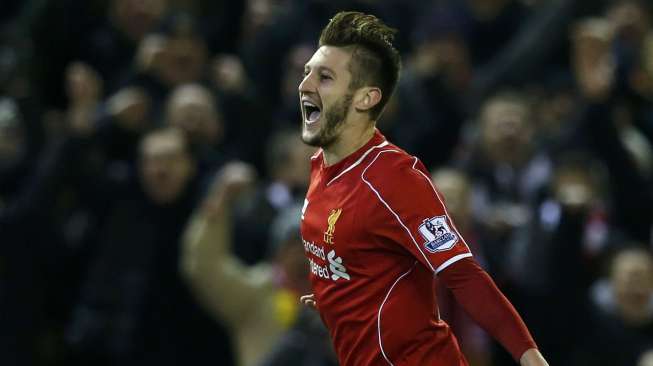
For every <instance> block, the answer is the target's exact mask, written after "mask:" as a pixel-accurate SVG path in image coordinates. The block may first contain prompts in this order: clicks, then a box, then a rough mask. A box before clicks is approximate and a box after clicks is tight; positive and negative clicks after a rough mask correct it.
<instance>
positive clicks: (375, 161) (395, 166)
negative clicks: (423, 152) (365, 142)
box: [363, 145, 428, 181]
mask: <svg viewBox="0 0 653 366" xmlns="http://www.w3.org/2000/svg"><path fill="white" fill-rule="evenodd" d="M424 170H425V169H424V165H423V164H422V162H421V161H420V160H419V159H418V158H417V157H415V156H413V155H410V154H409V153H407V152H406V151H404V150H402V149H401V148H398V147H396V146H394V145H388V146H387V147H385V148H384V149H382V150H379V151H377V152H375V153H374V154H373V156H371V157H370V159H369V161H368V162H367V164H365V168H364V170H363V178H364V179H369V180H377V179H382V180H384V181H387V180H394V179H399V180H403V179H409V180H412V179H418V180H423V179H424V178H425V175H426V172H425V171H424ZM427 179H428V178H427Z"/></svg>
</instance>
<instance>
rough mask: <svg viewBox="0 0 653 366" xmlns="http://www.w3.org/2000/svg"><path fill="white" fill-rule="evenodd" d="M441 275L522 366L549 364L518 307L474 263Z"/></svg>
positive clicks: (456, 265)
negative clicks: (520, 314) (538, 348)
mask: <svg viewBox="0 0 653 366" xmlns="http://www.w3.org/2000/svg"><path fill="white" fill-rule="evenodd" d="M439 276H440V279H441V280H442V282H443V283H444V285H445V286H446V287H447V288H449V289H450V290H451V291H452V292H453V294H454V297H455V298H456V301H457V302H458V303H459V304H460V305H461V306H462V307H463V309H465V311H466V312H467V313H468V314H469V316H470V317H471V318H472V319H474V321H476V322H477V323H478V324H479V325H480V326H481V327H482V328H483V329H485V331H487V332H488V333H489V334H490V335H491V336H492V337H494V339H496V340H497V341H499V342H500V343H501V344H502V345H503V346H504V347H505V348H506V349H507V350H508V351H509V352H510V354H511V355H512V356H513V358H514V359H515V360H517V361H519V362H520V364H521V365H524V366H527V365H528V366H530V365H542V366H543V365H548V364H547V363H546V361H545V360H544V358H543V357H542V355H541V354H540V352H539V351H538V350H537V345H536V344H535V341H534V340H533V338H532V337H531V335H530V333H529V332H528V329H527V328H526V325H525V324H524V322H523V321H522V319H521V317H520V316H519V314H518V313H517V311H516V310H515V308H514V307H513V306H512V304H510V302H509V301H508V299H506V297H505V296H503V294H502V293H501V291H500V290H499V289H498V288H497V287H496V285H495V284H494V281H492V279H491V278H490V276H489V275H488V274H487V273H486V272H485V271H484V270H483V269H482V268H481V267H479V265H478V264H477V263H476V262H475V261H474V260H472V259H471V258H465V259H461V260H459V261H457V262H455V263H454V264H452V265H450V266H449V267H447V268H445V269H444V270H443V271H441V272H440V273H439ZM479 304H482V306H479Z"/></svg>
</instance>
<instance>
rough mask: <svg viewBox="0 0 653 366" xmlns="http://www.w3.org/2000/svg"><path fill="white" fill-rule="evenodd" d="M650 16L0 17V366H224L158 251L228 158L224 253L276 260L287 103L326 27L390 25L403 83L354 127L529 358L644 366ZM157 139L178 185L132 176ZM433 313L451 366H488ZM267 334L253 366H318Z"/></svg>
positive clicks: (462, 331) (504, 12)
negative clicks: (416, 171) (414, 162)
mask: <svg viewBox="0 0 653 366" xmlns="http://www.w3.org/2000/svg"><path fill="white" fill-rule="evenodd" d="M651 7H652V4H651V3H650V2H649V1H646V0H641V1H636V0H623V1H622V0H614V1H593V0H587V1H584V0H521V1H520V0H434V1H422V0H385V1H382V0H378V1H373V0H360V1H345V0H333V1H326V0H247V1H227V0H223V1H217V0H216V1H202V0H90V1H74V0H58V1H54V0H29V1H19V0H5V1H3V2H2V10H1V11H0V364H2V365H90V364H93V365H130V364H136V363H138V364H141V365H143V364H146V365H149V364H152V365H162V364H164V365H165V364H170V365H178V364H184V363H186V364H212V365H231V364H233V361H231V360H232V358H233V357H237V356H234V355H233V353H234V352H235V351H234V347H233V346H232V344H233V342H234V341H233V337H232V333H233V329H231V328H228V327H224V326H223V325H220V319H219V317H215V316H213V317H212V316H210V315H209V313H210V311H206V310H203V309H202V307H201V306H200V305H199V304H198V303H197V302H196V297H195V296H193V294H192V293H191V292H190V291H188V288H187V285H188V284H187V281H185V280H184V279H183V278H181V275H180V274H179V272H180V269H179V268H178V267H179V262H180V249H179V237H180V235H181V233H182V232H183V229H184V225H185V223H186V221H187V219H188V217H189V215H190V213H191V212H192V210H193V208H194V207H196V206H197V204H198V202H199V201H200V200H201V197H202V194H203V192H204V191H205V189H206V187H207V186H208V184H209V183H210V181H211V177H212V176H213V175H214V174H215V172H217V171H219V170H220V168H221V166H223V165H224V164H225V163H226V162H228V161H231V160H234V159H237V160H242V161H245V162H247V163H249V164H251V165H252V166H253V167H254V168H255V169H256V172H257V177H258V178H257V181H256V184H255V186H254V187H252V188H251V189H249V190H248V191H246V192H245V193H244V194H243V196H242V197H240V198H239V199H238V200H237V202H236V203H235V206H234V208H233V213H234V216H235V217H236V219H235V220H234V233H235V234H234V244H233V253H234V254H235V255H236V256H238V258H240V259H241V260H242V261H243V262H244V263H247V264H255V263H262V262H266V261H270V262H274V261H276V260H278V258H277V257H276V254H277V253H276V252H275V251H276V247H275V245H278V244H277V243H276V242H277V241H278V240H279V239H278V238H277V237H275V235H276V234H275V232H278V231H279V230H276V231H275V228H278V227H279V225H282V224H283V223H281V224H279V221H283V220H281V219H278V218H277V217H278V216H280V215H282V213H283V212H285V210H287V209H288V208H289V207H292V206H293V205H294V204H295V203H296V202H297V201H298V200H299V201H300V202H301V200H303V193H304V190H305V187H306V183H307V182H306V173H307V163H306V158H307V155H308V154H310V151H309V150H307V149H306V148H305V147H303V146H302V144H301V143H300V142H299V140H298V131H299V128H300V116H299V106H298V98H297V85H298V83H299V80H300V78H301V74H302V71H303V64H304V62H306V61H307V60H308V58H309V57H310V55H311V54H312V52H313V51H314V49H315V47H316V39H317V37H318V34H319V30H320V29H321V28H322V27H323V26H324V25H325V24H326V22H327V21H328V19H329V17H330V16H331V15H333V14H334V13H335V12H337V11H338V10H345V9H347V10H362V11H366V12H371V13H373V14H376V15H377V16H379V17H381V18H382V19H384V20H385V21H387V22H388V23H389V24H390V25H392V26H394V27H396V28H398V29H399V34H398V38H397V40H396V46H397V47H398V48H399V50H400V51H401V53H402V56H403V62H404V71H403V76H402V79H401V81H400V83H399V86H398V90H397V92H396V94H395V95H394V97H393V100H392V102H391V103H390V105H389V106H388V107H387V110H386V112H385V113H384V115H383V117H382V118H381V120H380V121H379V123H378V126H379V128H380V130H381V131H382V132H383V133H384V134H385V135H386V136H387V137H388V138H389V139H391V140H392V141H393V142H395V143H397V144H398V145H399V146H401V147H403V148H404V149H406V150H407V151H409V152H411V153H413V154H415V155H417V156H419V157H420V158H421V159H422V160H423V161H424V163H425V164H426V165H427V166H428V167H429V168H430V169H431V170H432V172H433V174H434V178H435V181H436V183H437V184H438V185H439V186H440V188H441V190H442V191H443V193H444V194H445V197H446V199H447V202H448V205H449V206H450V211H451V212H452V215H453V216H454V219H455V220H456V222H457V223H458V226H459V227H461V230H462V231H463V232H464V235H465V236H466V237H467V240H468V241H469V242H473V243H474V248H473V249H474V252H475V255H476V258H477V259H478V260H479V262H481V263H482V265H483V266H484V267H485V268H486V270H488V272H490V274H491V275H492V276H493V278H494V279H495V281H496V282H497V283H498V285H499V286H500V287H501V288H502V290H503V291H504V292H505V293H506V294H507V295H508V297H509V298H510V299H511V300H512V301H513V303H514V304H515V305H516V307H517V308H518V310H519V311H520V313H521V314H522V315H523V317H524V318H525V320H526V322H527V324H528V325H529V327H530V329H531V331H532V332H533V334H534V336H535V339H536V341H537V342H538V343H539V344H540V346H541V348H542V350H543V353H544V354H545V356H546V357H547V358H548V359H549V361H550V363H551V364H552V365H586V364H587V365H589V364H592V365H602V364H605V365H623V366H626V365H653V353H651V352H653V307H652V306H651V304H652V302H651V294H652V293H653V260H652V259H651V253H650V250H651V245H652V244H653V239H652V233H653V225H652V223H653V184H652V179H653V175H652V174H653V148H652V143H653V104H652V103H653V13H652V10H651ZM168 125H172V126H176V127H178V128H181V129H182V130H183V131H184V132H186V134H187V135H188V138H187V139H188V151H190V152H191V154H190V157H189V158H190V160H191V162H192V165H193V166H195V167H196V169H185V168H183V166H184V163H183V162H181V163H180V161H179V160H180V159H181V160H183V159H182V158H180V157H179V156H176V155H174V156H167V157H166V158H164V159H162V160H161V161H158V162H157V165H156V166H155V167H151V166H149V165H147V164H145V163H143V160H145V159H144V157H143V154H145V153H144V152H143V150H144V148H143V146H142V145H141V140H142V138H143V137H144V136H146V135H148V134H150V133H151V131H153V130H159V129H161V128H163V127H164V126H168ZM184 141H185V140H184ZM184 144H185V142H184ZM184 151H185V150H184ZM177 153H178V152H177ZM180 166H182V168H179V167H180ZM147 167H150V168H151V169H148V168H147ZM286 224H287V223H286ZM277 236H278V235H277ZM615 258H616V259H617V260H614V259H615ZM225 296H228V295H225ZM447 298H448V296H447V295H446V294H443V295H442V299H443V304H442V307H443V308H444V309H445V313H446V317H447V318H448V319H450V320H451V323H452V324H453V326H454V330H455V332H456V334H458V336H459V338H460V340H461V344H462V346H463V349H464V350H465V352H466V354H467V355H468V356H469V357H470V360H471V361H472V364H473V365H504V364H505V365H508V364H511V363H510V362H511V361H510V360H506V354H505V353H504V352H503V351H501V350H500V348H499V347H497V345H496V344H494V343H493V342H492V341H491V340H489V339H488V338H487V336H486V335H485V334H484V333H483V332H481V331H480V330H479V329H477V328H475V326H474V325H473V324H472V323H471V322H470V320H469V319H467V318H466V317H465V315H464V314H461V313H460V310H458V309H456V306H455V304H453V303H451V301H446V300H447ZM299 319H302V318H301V317H300V318H299ZM290 323H292V322H289V324H288V327H289V330H288V332H292V331H297V325H295V326H293V325H292V324H290ZM312 326H315V324H312ZM318 327H319V325H318ZM302 329H303V328H302ZM319 334H320V336H322V337H323V336H324V335H323V334H322V333H319ZM230 337H231V338H230ZM281 338H282V337H280V338H279V340H280V342H279V343H278V344H275V345H273V346H272V347H271V348H270V349H264V350H259V351H261V355H260V358H261V362H262V363H261V364H263V363H265V362H267V363H266V364H267V365H272V364H274V362H277V364H287V365H290V364H297V365H307V366H308V365H316V366H317V365H326V364H328V362H329V360H328V357H326V358H325V359H321V358H320V357H314V359H313V360H312V361H306V360H304V361H301V362H300V361H296V362H295V363H288V361H286V363H278V362H280V361H278V357H280V356H279V355H280V354H283V352H284V351H285V352H291V353H294V354H299V353H301V351H302V350H303V351H306V349H308V348H310V347H309V346H306V347H304V346H303V345H302V343H301V342H300V341H301V339H296V342H294V343H292V342H291V343H292V344H290V345H289V344H288V342H286V343H284V342H281ZM197 345H204V347H202V349H201V352H200V351H198V350H197V348H198V347H197ZM289 350H290V351H289ZM647 352H649V353H647ZM275 357H276V358H277V359H276V361H275ZM311 362H312V363H311Z"/></svg>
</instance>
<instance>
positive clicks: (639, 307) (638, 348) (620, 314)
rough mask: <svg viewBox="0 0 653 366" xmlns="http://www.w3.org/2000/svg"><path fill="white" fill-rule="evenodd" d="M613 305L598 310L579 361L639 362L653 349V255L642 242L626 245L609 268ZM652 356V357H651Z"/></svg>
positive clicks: (579, 362) (601, 362) (582, 362)
mask: <svg viewBox="0 0 653 366" xmlns="http://www.w3.org/2000/svg"><path fill="white" fill-rule="evenodd" d="M609 291H610V293H609V296H610V297H609V299H610V300H611V301H610V302H609V304H610V305H611V306H600V305H599V304H596V305H597V306H596V307H595V309H594V313H593V321H592V323H591V324H592V328H591V331H590V332H589V333H590V334H592V335H593V336H592V339H591V340H589V339H587V340H585V342H583V343H582V344H583V347H581V351H580V352H579V353H580V355H579V358H578V360H577V361H576V364H592V365H636V364H637V361H638V359H640V358H641V359H644V358H646V357H644V356H645V355H644V353H645V352H646V351H650V350H651V349H653V311H652V308H651V304H652V299H653V256H652V255H651V252H650V251H649V250H648V249H646V248H644V247H643V246H641V245H638V246H630V247H626V248H622V249H621V250H619V251H617V252H616V253H615V255H614V257H613V259H612V262H611V265H610V271H609ZM648 358H650V356H648Z"/></svg>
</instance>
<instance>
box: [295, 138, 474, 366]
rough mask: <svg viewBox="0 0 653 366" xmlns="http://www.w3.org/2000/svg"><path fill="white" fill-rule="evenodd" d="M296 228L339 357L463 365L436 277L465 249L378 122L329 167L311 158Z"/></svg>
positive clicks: (349, 361)
mask: <svg viewBox="0 0 653 366" xmlns="http://www.w3.org/2000/svg"><path fill="white" fill-rule="evenodd" d="M311 164H312V169H311V183H310V186H309V189H308V193H307V195H306V200H305V201H304V207H303V210H302V218H301V220H302V224H301V234H302V240H303V243H304V249H305V252H306V256H307V257H308V261H309V264H310V271H311V273H310V277H311V283H312V286H313V292H314V294H315V299H316V301H317V308H318V310H319V312H320V314H321V316H322V320H323V321H324V323H325V324H326V326H327V328H328V329H329V333H330V335H331V338H332V340H333V342H334V346H335V350H336V352H337V354H338V359H339V361H340V365H341V366H368V365H369V366H372V365H373V366H378V365H395V366H399V365H411V366H415V365H442V366H452V365H466V364H467V363H466V361H465V359H464V357H463V356H462V354H461V352H460V349H459V347H458V343H457V341H456V339H455V337H454V335H453V334H452V333H451V331H450V329H449V326H448V325H447V324H446V323H444V322H443V321H442V320H441V319H440V317H439V313H438V307H437V303H436V293H435V283H434V282H435V279H434V276H435V274H437V273H438V272H440V271H442V270H443V269H444V268H446V267H447V266H449V265H451V264H452V263H454V262H456V261H458V260H460V259H463V258H466V257H470V256H471V255H472V254H471V253H470V251H469V248H468V247H467V245H466V244H465V241H464V239H463V238H462V237H461V236H460V233H458V231H457V230H456V228H455V226H454V224H453V222H452V221H451V218H450V217H449V215H448V214H447V211H446V208H445V205H444V202H443V199H442V197H441V195H440V193H439V192H438V191H437V190H436V189H435V187H434V186H433V184H432V183H431V180H430V178H429V174H428V172H427V170H426V168H425V167H424V165H423V164H422V163H421V162H420V161H419V160H418V159H417V158H416V157H414V156H411V155H409V154H408V153H406V152H405V151H403V150H401V149H400V148H398V147H397V146H395V145H393V144H391V143H389V142H388V141H386V139H385V138H384V136H383V135H381V133H379V132H378V131H376V133H375V136H374V137H373V138H372V139H371V140H370V141H369V142H368V143H367V144H366V145H365V146H363V147H362V148H360V149H359V150H358V151H356V152H355V153H353V154H351V155H350V156H348V157H347V158H345V159H343V160H342V161H340V162H338V163H337V164H334V165H332V166H328V167H327V166H325V165H324V159H323V156H322V152H321V150H320V151H318V152H317V153H316V154H315V155H314V156H313V158H312V163H311Z"/></svg>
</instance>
